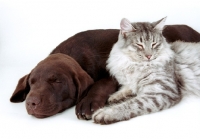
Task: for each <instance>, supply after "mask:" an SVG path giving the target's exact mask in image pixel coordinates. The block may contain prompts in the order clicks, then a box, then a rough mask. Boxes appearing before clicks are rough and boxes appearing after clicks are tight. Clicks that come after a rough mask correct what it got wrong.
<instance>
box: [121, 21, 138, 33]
mask: <svg viewBox="0 0 200 139" xmlns="http://www.w3.org/2000/svg"><path fill="white" fill-rule="evenodd" d="M120 27H121V33H122V35H123V36H124V35H125V33H128V32H132V31H135V30H136V29H135V28H134V27H133V26H132V25H131V22H130V21H129V20H128V19H126V18H123V19H122V20H121V22H120Z"/></svg>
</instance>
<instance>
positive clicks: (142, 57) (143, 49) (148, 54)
mask: <svg viewBox="0 0 200 139" xmlns="http://www.w3.org/2000/svg"><path fill="white" fill-rule="evenodd" d="M162 20H163V19H162ZM162 20H159V21H158V22H154V23H146V22H139V23H132V24H131V23H130V29H129V31H127V32H123V31H124V30H121V33H122V34H121V35H122V36H123V37H124V40H125V47H124V48H123V49H122V51H124V53H126V54H127V55H128V56H129V57H130V58H131V59H133V60H137V61H152V60H154V59H156V58H157V57H158V55H159V52H160V51H161V50H162V48H163V39H164V38H163V36H162V29H160V24H159V23H160V22H161V21H162ZM121 24H122V23H121ZM162 24H163V23H162ZM126 25H127V21H126ZM156 26H157V28H156ZM163 26H164V24H163ZM122 29H123V28H122ZM126 29H127V28H126Z"/></svg>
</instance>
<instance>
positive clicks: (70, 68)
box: [10, 25, 200, 119]
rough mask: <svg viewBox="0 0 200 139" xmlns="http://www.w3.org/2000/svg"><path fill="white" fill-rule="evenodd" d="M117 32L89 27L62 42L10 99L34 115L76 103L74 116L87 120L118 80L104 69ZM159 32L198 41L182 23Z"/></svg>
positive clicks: (169, 37)
mask: <svg viewBox="0 0 200 139" xmlns="http://www.w3.org/2000/svg"><path fill="white" fill-rule="evenodd" d="M118 33H119V30H117V29H108V30H90V31H85V32H81V33H78V34H76V35H74V36H72V37H71V38H69V39H67V40H66V41H64V42H62V43H61V44H60V45H58V46H57V47H56V48H55V49H54V50H53V51H52V52H51V54H50V55H49V57H47V58H46V59H45V60H43V61H41V62H40V63H39V64H38V65H37V66H36V67H35V68H34V69H33V70H32V71H31V73H30V74H28V75H25V76H24V77H22V78H21V79H20V80H19V82H18V85H17V87H16V89H15V91H14V93H13V95H12V96H11V98H10V101H11V102H22V101H24V100H25V99H26V109H27V112H28V113H29V114H31V115H34V116H35V117H38V118H44V117H48V116H52V115H54V114H56V113H58V112H62V111H64V110H65V109H67V108H69V107H71V106H74V105H76V114H77V117H78V118H79V119H90V118H91V115H92V113H93V112H94V111H95V110H97V109H99V108H101V107H103V106H104V105H105V104H106V101H107V99H108V97H109V95H110V94H112V93H114V92H115V91H116V90H117V89H118V83H117V82H116V80H115V79H113V78H112V77H110V76H109V74H108V72H107V71H106V69H105V67H106V60H107V58H108V55H109V53H110V50H111V48H112V46H113V44H114V43H115V42H116V41H117V39H118ZM163 35H164V36H165V37H166V39H167V41H168V42H174V41H176V40H182V41H186V42H199V41H200V34H199V33H198V32H196V31H195V30H193V29H192V28H190V27H188V26H186V25H168V26H166V27H165V29H164V30H163ZM60 53H62V54H60ZM77 63H78V64H77ZM79 65H80V66H79Z"/></svg>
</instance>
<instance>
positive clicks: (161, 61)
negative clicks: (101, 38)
mask: <svg viewBox="0 0 200 139" xmlns="http://www.w3.org/2000/svg"><path fill="white" fill-rule="evenodd" d="M117 45H119V44H118V43H116V44H115V45H114V46H113V48H112V50H111V53H110V56H109V58H108V60H107V69H108V70H109V72H110V74H111V75H112V76H114V77H115V78H116V79H117V81H118V82H119V84H121V85H127V84H132V85H133V83H136V82H138V80H141V79H142V80H144V79H145V78H146V79H147V78H148V79H154V78H157V77H158V76H159V75H163V74H167V72H172V71H173V68H174V67H173V64H172V61H173V57H174V53H173V51H172V50H171V49H170V48H164V49H163V51H161V52H160V54H159V56H158V57H157V58H156V59H154V60H151V61H137V60H133V59H131V58H130V57H129V56H128V55H127V54H126V53H124V52H123V50H122V49H121V48H120V47H119V46H117Z"/></svg>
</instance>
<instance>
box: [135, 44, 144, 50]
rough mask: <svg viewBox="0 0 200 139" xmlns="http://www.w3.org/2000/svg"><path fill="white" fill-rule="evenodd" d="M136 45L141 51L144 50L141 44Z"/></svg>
mask: <svg viewBox="0 0 200 139" xmlns="http://www.w3.org/2000/svg"><path fill="white" fill-rule="evenodd" d="M136 45H137V46H138V47H139V48H140V49H143V48H144V47H143V45H142V44H139V43H136Z"/></svg>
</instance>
